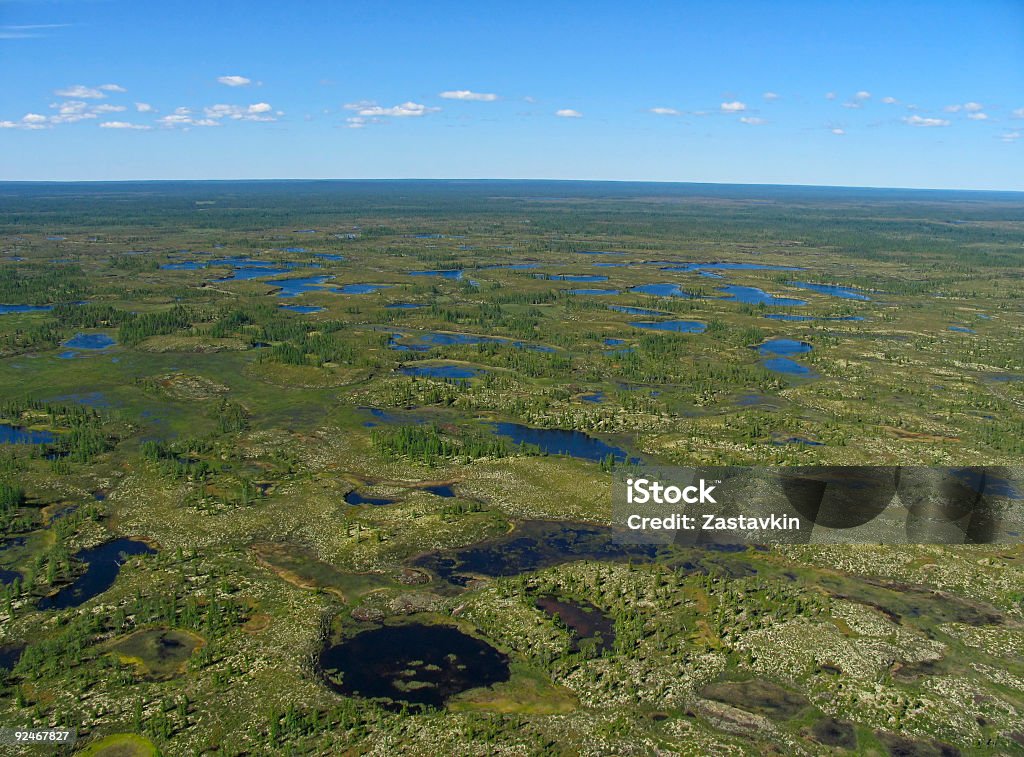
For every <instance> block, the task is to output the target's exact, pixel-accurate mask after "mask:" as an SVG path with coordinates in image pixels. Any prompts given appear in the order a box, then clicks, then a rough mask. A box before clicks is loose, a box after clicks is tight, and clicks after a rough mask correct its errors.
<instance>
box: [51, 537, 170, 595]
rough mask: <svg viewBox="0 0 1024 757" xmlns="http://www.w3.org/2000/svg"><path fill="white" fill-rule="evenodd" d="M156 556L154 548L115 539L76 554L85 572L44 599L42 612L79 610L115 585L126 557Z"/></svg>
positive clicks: (128, 540)
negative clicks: (78, 608)
mask: <svg viewBox="0 0 1024 757" xmlns="http://www.w3.org/2000/svg"><path fill="white" fill-rule="evenodd" d="M152 554H156V551H155V550H154V549H152V548H151V547H150V546H149V545H147V544H145V543H144V542H141V541H136V540H135V539H115V540H114V541H108V542H107V543H106V544H101V545H100V546H98V547H93V548H92V549H83V550H82V551H81V552H78V553H77V554H76V555H75V559H76V560H80V561H82V562H84V563H86V564H87V566H88V567H87V568H86V570H85V573H83V574H82V575H80V576H79V577H78V578H76V579H75V580H74V581H73V582H72V583H70V584H68V585H67V586H65V587H64V588H63V589H61V590H60V591H58V592H57V593H56V594H52V595H50V596H48V597H43V598H42V599H40V600H39V609H40V610H64V609H67V608H68V607H78V606H79V605H81V604H82V603H84V602H86V601H88V600H89V599H92V598H93V597H95V596H96V595H98V594H102V593H103V592H105V591H106V590H107V589H109V588H110V587H111V586H113V585H114V579H116V578H117V574H118V573H120V572H121V566H122V565H123V564H124V558H123V555H124V556H131V555H152Z"/></svg>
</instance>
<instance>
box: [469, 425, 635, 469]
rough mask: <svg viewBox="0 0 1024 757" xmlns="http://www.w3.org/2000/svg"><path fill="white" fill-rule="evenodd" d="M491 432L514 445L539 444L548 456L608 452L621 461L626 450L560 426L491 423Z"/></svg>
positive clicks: (598, 455) (596, 457) (588, 456)
mask: <svg viewBox="0 0 1024 757" xmlns="http://www.w3.org/2000/svg"><path fill="white" fill-rule="evenodd" d="M489 425H490V426H491V427H492V428H493V429H494V433H496V434H498V435H499V436H505V437H508V438H509V439H511V440H512V442H513V443H515V444H528V445H534V446H537V447H540V449H542V450H543V451H544V452H546V453H548V454H549V455H569V456H571V457H578V458H582V459H584V460H594V461H599V460H603V459H604V458H606V457H607V456H608V455H609V454H611V455H613V456H614V457H615V458H616V459H618V460H624V459H626V458H627V457H628V453H627V452H626V451H625V450H624V449H620V448H619V447H613V446H611V445H610V444H606V443H605V442H603V441H601V440H600V439H595V438H594V437H592V436H588V435H587V434H584V433H583V432H582V431H566V430H565V429H560V428H532V427H530V426H523V425H522V424H519V423H504V422H499V423H491V424H489Z"/></svg>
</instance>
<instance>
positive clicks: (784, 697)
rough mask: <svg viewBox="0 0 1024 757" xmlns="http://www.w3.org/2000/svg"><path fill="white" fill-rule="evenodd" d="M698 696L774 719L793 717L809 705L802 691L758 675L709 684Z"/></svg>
mask: <svg viewBox="0 0 1024 757" xmlns="http://www.w3.org/2000/svg"><path fill="white" fill-rule="evenodd" d="M700 695H701V696H703V697H707V698H708V699H715V700H717V701H719V702H725V703H726V704H729V705H732V706H733V707H739V708H741V709H744V710H746V711H747V712H754V713H757V714H758V715H766V716H767V717H770V718H773V719H777V720H789V719H790V718H794V717H796V716H797V715H799V714H800V713H801V712H802V711H803V710H804V709H806V708H807V707H808V705H810V702H809V701H808V700H807V698H806V697H805V696H804V695H803V694H800V693H799V692H796V691H791V690H790V689H786V688H783V687H782V686H779V685H778V684H775V683H772V682H771V681H764V680H761V679H759V678H754V679H751V680H749V681H721V682H718V683H712V684H709V685H708V686H705V687H704V688H703V689H701V692H700Z"/></svg>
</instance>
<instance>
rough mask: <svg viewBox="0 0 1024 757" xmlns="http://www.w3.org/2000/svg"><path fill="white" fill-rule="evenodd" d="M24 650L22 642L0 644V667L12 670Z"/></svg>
mask: <svg viewBox="0 0 1024 757" xmlns="http://www.w3.org/2000/svg"><path fill="white" fill-rule="evenodd" d="M24 651H25V645H24V644H0V668H4V669H5V670H14V666H15V665H17V664H18V660H20V659H21V653H22V652H24Z"/></svg>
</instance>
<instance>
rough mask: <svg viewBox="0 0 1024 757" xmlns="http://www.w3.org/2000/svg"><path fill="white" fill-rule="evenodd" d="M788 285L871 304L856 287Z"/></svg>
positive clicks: (804, 282) (799, 282) (797, 282)
mask: <svg viewBox="0 0 1024 757" xmlns="http://www.w3.org/2000/svg"><path fill="white" fill-rule="evenodd" d="M788 283H789V285H790V286H793V287H798V288H800V289H809V290H811V291H812V292H818V293H819V294H827V295H830V296H832V297H838V298H840V299H842V300H860V301H862V302H870V300H871V298H870V297H868V296H867V295H866V294H864V293H863V292H861V291H860V290H858V289H855V288H854V287H844V286H836V285H834V284H809V283H807V282H806V281H790V282H788Z"/></svg>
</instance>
